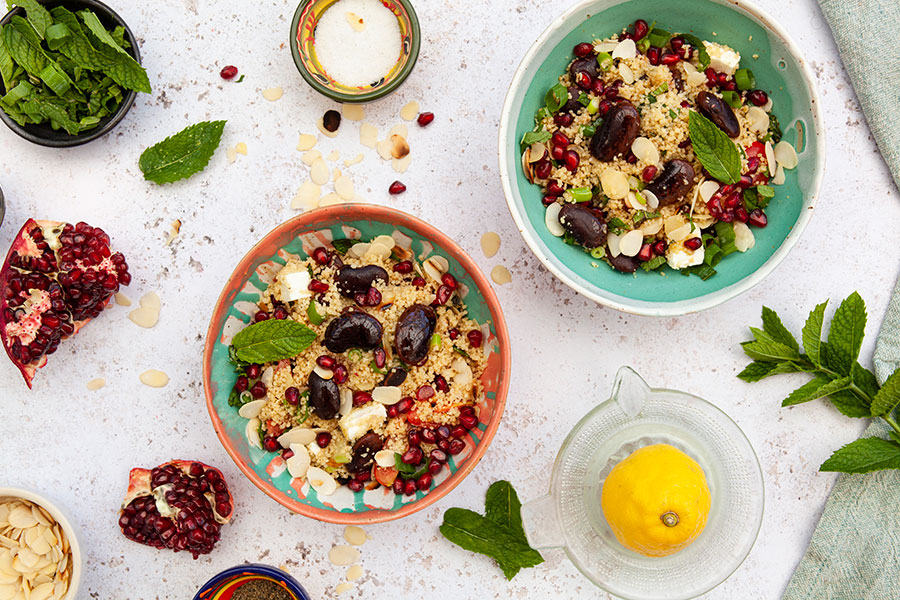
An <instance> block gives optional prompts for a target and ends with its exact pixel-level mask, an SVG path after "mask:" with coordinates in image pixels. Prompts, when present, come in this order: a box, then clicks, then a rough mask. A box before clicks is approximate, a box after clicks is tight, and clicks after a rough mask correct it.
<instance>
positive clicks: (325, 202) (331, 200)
mask: <svg viewBox="0 0 900 600" xmlns="http://www.w3.org/2000/svg"><path fill="white" fill-rule="evenodd" d="M343 203H344V199H343V198H341V197H340V196H338V195H337V194H335V193H333V192H332V193H331V194H325V195H324V196H322V199H321V200H320V201H319V206H322V207H324V206H334V205H335V204H343Z"/></svg>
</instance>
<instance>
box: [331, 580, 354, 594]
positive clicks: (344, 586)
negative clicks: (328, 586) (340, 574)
mask: <svg viewBox="0 0 900 600" xmlns="http://www.w3.org/2000/svg"><path fill="white" fill-rule="evenodd" d="M352 589H353V584H352V583H348V582H346V581H345V582H343V583H339V584H337V587H335V588H334V592H335V593H336V594H337V595H338V596H340V595H341V594H343V593H344V592H349V591H350V590H352Z"/></svg>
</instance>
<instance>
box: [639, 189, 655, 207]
mask: <svg viewBox="0 0 900 600" xmlns="http://www.w3.org/2000/svg"><path fill="white" fill-rule="evenodd" d="M641 196H643V197H644V200H646V201H647V206H648V207H649V208H650V210H656V209H657V208H659V198H657V197H656V194H654V193H653V192H651V191H650V190H648V189H644V190H641Z"/></svg>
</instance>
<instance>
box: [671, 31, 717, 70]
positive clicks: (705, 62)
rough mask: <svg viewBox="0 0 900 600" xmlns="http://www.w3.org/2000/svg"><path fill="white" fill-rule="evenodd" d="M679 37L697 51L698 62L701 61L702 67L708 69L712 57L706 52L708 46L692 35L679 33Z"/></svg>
mask: <svg viewBox="0 0 900 600" xmlns="http://www.w3.org/2000/svg"><path fill="white" fill-rule="evenodd" d="M677 35H678V36H680V37H682V38H684V41H686V42H687V43H688V44H690V45H691V46H693V47H694V48H696V49H697V60H699V61H700V66H701V67H703V68H704V69H705V68H706V67H708V66H709V62H710V57H709V52H707V51H706V46H705V45H704V44H703V40H701V39H700V38H698V37H697V36H696V35H691V34H690V33H679V34H677Z"/></svg>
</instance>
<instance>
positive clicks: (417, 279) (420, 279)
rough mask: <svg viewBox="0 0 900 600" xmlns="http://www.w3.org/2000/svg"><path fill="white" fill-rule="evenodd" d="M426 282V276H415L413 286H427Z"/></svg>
mask: <svg viewBox="0 0 900 600" xmlns="http://www.w3.org/2000/svg"><path fill="white" fill-rule="evenodd" d="M426 283H427V282H426V281H425V278H424V277H413V280H412V284H413V287H417V288H423V287H425V284H426Z"/></svg>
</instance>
